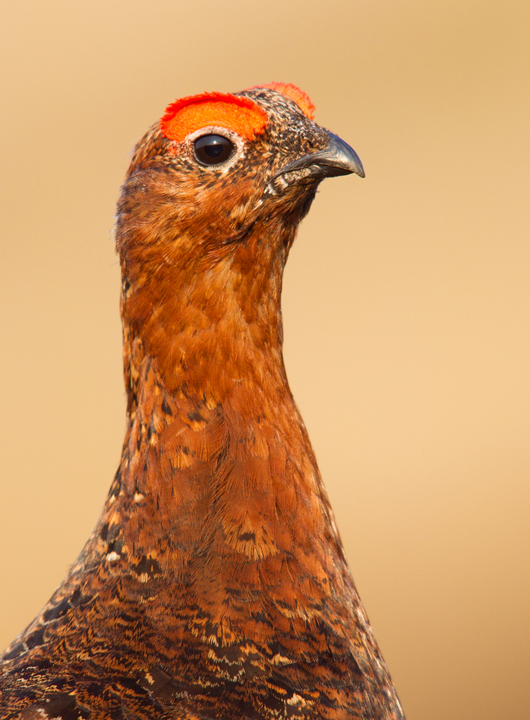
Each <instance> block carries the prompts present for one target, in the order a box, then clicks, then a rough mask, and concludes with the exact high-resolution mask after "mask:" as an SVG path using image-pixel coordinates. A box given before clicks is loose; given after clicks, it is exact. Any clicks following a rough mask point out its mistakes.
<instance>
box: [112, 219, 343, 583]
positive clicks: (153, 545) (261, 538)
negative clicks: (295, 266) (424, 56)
mask: <svg viewBox="0 0 530 720" xmlns="http://www.w3.org/2000/svg"><path fill="white" fill-rule="evenodd" d="M292 236H294V231H293V233H292V235H291V236H290V237H287V238H285V237H284V238H281V240H282V242H278V241H277V239H275V238H273V239H272V241H271V242H269V243H268V244H267V246H266V247H264V248H261V253H259V257H260V263H259V265H257V264H256V261H255V258H256V255H257V253H256V248H255V247H252V243H255V242H261V243H263V242H264V241H263V234H261V235H260V233H259V232H258V233H257V234H256V236H255V238H253V237H250V238H247V242H246V243H245V244H239V245H237V247H235V248H232V249H231V252H230V253H227V254H226V256H225V257H224V258H222V260H221V261H220V262H219V261H218V262H217V263H216V265H215V266H214V267H212V270H211V272H210V273H208V272H204V269H203V272H201V273H191V274H190V273H189V272H188V273H187V274H186V276H185V277H186V280H185V281H184V280H183V279H182V278H180V279H179V280H180V285H177V287H179V291H178V293H177V292H175V291H174V290H173V288H174V287H175V285H174V282H175V281H174V278H171V279H169V280H168V278H167V277H166V276H165V275H164V274H163V272H162V270H157V271H154V272H152V273H149V274H145V275H143V274H142V273H128V274H127V275H125V277H126V280H125V283H124V294H123V299H122V312H123V320H124V338H125V343H124V347H125V377H126V385H127V390H128V396H129V403H128V429H127V435H126V438H125V443H124V448H123V455H122V460H121V464H120V468H119V471H118V474H117V476H116V479H115V482H114V485H113V487H112V488H111V493H110V495H109V499H108V502H107V506H106V509H105V512H104V514H103V518H102V521H101V522H102V525H103V526H104V525H105V524H107V526H108V524H109V523H111V524H112V523H114V524H117V525H119V526H120V536H121V544H120V547H121V548H122V549H123V551H124V552H125V551H127V552H129V553H132V556H134V557H139V556H142V557H154V556H157V557H158V558H159V560H158V561H157V562H161V560H160V555H161V553H162V554H163V555H165V557H166V560H165V562H166V565H167V569H170V570H171V572H172V573H177V574H180V573H183V572H185V568H189V567H190V563H193V564H194V565H196V563H198V562H201V563H203V564H204V565H205V566H207V567H208V572H213V568H214V566H215V567H216V568H217V573H218V575H217V576H216V577H217V578H219V577H225V580H226V583H228V584H229V583H230V581H231V574H233V573H234V571H235V569H236V568H241V567H242V566H243V565H245V563H248V562H251V563H254V562H258V563H259V562H265V561H270V562H276V563H279V565H278V568H276V570H277V571H278V569H279V567H280V566H281V563H282V562H285V561H286V558H287V557H292V555H293V551H295V550H297V549H299V550H301V551H302V552H301V553H298V556H300V557H306V558H307V557H315V556H316V555H318V556H319V558H320V561H319V562H320V566H321V567H322V568H324V567H325V568H326V569H325V570H324V569H322V572H323V573H324V574H325V573H328V574H329V573H331V574H333V569H332V566H333V563H334V560H337V558H338V556H340V557H341V558H342V549H341V546H340V540H339V538H338V535H337V532H336V529H335V526H334V522H333V519H332V515H331V510H330V507H329V503H328V500H327V497H326V495H325V492H324V490H323V487H322V483H321V480H320V476H319V473H318V469H317V466H316V462H315V458H314V455H313V452H312V449H311V445H310V442H309V439H308V437H307V433H306V430H305V427H304V425H303V422H302V420H301V418H300V416H299V413H298V410H297V408H296V405H295V403H294V400H293V398H292V395H291V392H290V389H289V386H288V383H287V378H286V374H285V368H284V364H283V359H282V350H281V344H282V328H281V311H280V293H281V281H282V272H283V267H284V264H285V260H286V256H287V252H288V248H289V246H290V242H292ZM260 237H261V240H260ZM274 240H276V242H274ZM162 269H163V268H162ZM157 272H158V277H156V275H157ZM148 300H149V303H150V305H149V312H146V304H147V302H148ZM315 538H318V539H319V540H318V543H315V540H314V539H315ZM162 547H163V548H165V550H164V552H162V550H161V548H162ZM176 548H178V551H176V550H175V549H176ZM271 571H272V570H271ZM204 572H205V568H204V567H203V568H202V570H201V573H202V578H203V582H204ZM216 582H217V581H216Z"/></svg>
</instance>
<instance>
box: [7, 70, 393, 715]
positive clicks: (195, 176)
mask: <svg viewBox="0 0 530 720" xmlns="http://www.w3.org/2000/svg"><path fill="white" fill-rule="evenodd" d="M313 112H314V107H313V104H312V103H311V101H310V100H309V98H308V97H307V96H306V95H305V93H303V92H302V91H301V90H299V89H298V88H296V87H294V86H293V85H289V84H284V83H272V84H271V85H266V86H263V87H256V88H252V89H250V90H245V91H244V92H241V93H236V94H222V93H217V92H213V93H205V94H202V95H196V96H194V97H186V98H183V99H180V100H177V101H176V102H174V103H172V104H171V105H169V107H168V108H167V110H166V112H165V114H164V116H163V117H162V119H161V121H160V122H157V123H156V124H155V125H154V126H153V127H152V128H151V129H150V130H149V131H148V132H147V134H146V135H145V137H144V138H143V139H142V140H141V141H140V143H139V144H138V146H137V148H136V151H135V153H134V156H133V159H132V162H131V166H130V168H129V171H128V173H127V177H126V180H125V184H124V186H123V189H122V192H121V196H120V200H119V204H118V219H117V228H116V238H117V246H118V253H119V256H120V261H121V268H122V276H123V286H122V300H121V310H122V317H123V337H124V367H125V384H126V389H127V432H126V436H125V441H124V445H123V452H122V457H121V461H120V464H119V468H118V471H117V473H116V477H115V478H114V482H113V483H112V486H111V489H110V493H109V496H108V499H107V501H106V503H105V507H104V508H103V513H102V515H101V519H100V520H99V522H98V524H97V527H96V529H95V530H94V533H93V534H92V536H91V537H90V539H89V540H88V542H87V544H86V545H85V548H84V549H83V551H82V553H81V555H80V556H79V558H78V559H77V561H76V562H75V564H74V565H73V567H72V568H71V570H70V572H69V573H68V576H67V577H66V579H65V580H64V582H63V583H62V585H61V586H60V587H59V588H58V590H57V591H56V592H55V594H54V595H53V597H52V598H51V600H50V602H49V603H48V604H47V605H46V607H45V608H44V609H43V610H42V612H41V614H40V615H39V617H37V618H36V619H35V620H34V621H33V623H31V625H30V626H29V627H28V628H27V629H26V630H25V631H24V632H23V633H22V634H21V635H20V636H19V637H18V638H17V639H16V640H15V641H14V642H13V644H12V645H11V646H10V647H9V648H8V650H7V651H6V652H5V654H4V655H3V657H2V659H1V663H0V668H1V675H0V710H1V712H0V717H1V718H3V719H6V718H21V719H23V720H52V718H60V719H61V720H81V719H87V720H148V719H149V720H155V719H156V720H169V719H170V718H181V719H183V720H184V719H185V720H215V719H217V718H219V719H221V720H245V719H246V720H277V719H278V718H289V719H292V720H297V719H300V720H302V719H304V720H323V719H326V720H347V719H350V720H351V719H353V718H358V719H360V718H362V719H363V720H369V719H370V720H376V719H377V720H383V719H384V720H397V719H399V718H403V717H404V716H403V712H402V710H401V706H400V704H399V701H398V698H397V696H396V692H395V690H394V687H393V685H392V682H391V680H390V677H389V674H388V671H387V668H386V666H385V663H384V661H383V658H382V657H381V653H380V651H379V649H378V647H377V644H376V642H375V640H374V637H373V634H372V629H371V627H370V625H369V622H368V619H367V617H366V614H365V612H364V609H363V606H362V604H361V601H360V599H359V596H358V595H357V592H356V590H355V587H354V584H353V581H352V577H351V574H350V571H349V569H348V565H347V563H346V560H345V557H344V552H343V548H342V544H341V540H340V537H339V534H338V531H337V528H336V525H335V521H334V518H333V513H332V510H331V508H330V505H329V501H328V498H327V496H326V493H325V490H324V488H323V485H322V480H321V478H320V475H319V471H318V468H317V464H316V461H315V457H314V455H313V450H312V449H311V444H310V442H309V439H308V436H307V433H306V430H305V427H304V424H303V422H302V419H301V417H300V415H299V413H298V410H297V408H296V405H295V403H294V400H293V397H292V395H291V392H290V390H289V385H288V382H287V378H286V374H285V367H284V363H283V358H282V320H281V310H280V294H281V286H282V273H283V269H284V266H285V262H286V260H287V256H288V253H289V249H290V247H291V245H292V243H293V240H294V237H295V234H296V230H297V227H298V224H299V222H300V220H301V219H302V218H303V217H304V215H305V214H306V213H307V211H308V210H309V207H310V205H311V202H312V201H313V198H314V197H315V193H316V190H317V187H318V185H319V183H320V182H321V181H322V180H323V179H324V178H326V177H330V176H334V175H345V174H348V173H357V175H360V176H361V177H363V176H364V172H363V168H362V165H361V162H360V160H359V158H358V157H357V155H356V153H355V152H354V151H353V150H352V148H351V147H350V146H349V145H347V144H346V143H345V142H343V141H342V140H341V139H340V138H338V137H337V136H336V135H333V134H332V133H330V132H328V131H327V130H325V129H323V128H322V127H320V126H319V125H317V124H315V122H314V121H313Z"/></svg>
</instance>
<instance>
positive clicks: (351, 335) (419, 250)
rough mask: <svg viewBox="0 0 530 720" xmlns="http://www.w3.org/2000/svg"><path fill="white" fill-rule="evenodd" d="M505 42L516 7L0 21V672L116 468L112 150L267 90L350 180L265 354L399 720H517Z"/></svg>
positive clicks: (523, 591)
mask: <svg viewBox="0 0 530 720" xmlns="http://www.w3.org/2000/svg"><path fill="white" fill-rule="evenodd" d="M529 37H530V4H529V3H528V0H521V1H517V0H502V1H501V0H493V1H491V0H431V1H430V2H427V3H426V2H423V1H422V0H401V2H392V1H390V0H372V1H371V2H369V3H368V2H361V1H360V0H327V2H325V3H323V2H313V1H312V0H268V1H267V2H266V3H261V2H253V1H252V0H223V2H215V0H203V1H202V2H201V1H200V0H199V1H197V2H195V3H182V2H178V1H173V2H171V1H170V0H149V2H147V0H142V1H140V0H111V1H110V2H109V0H90V2H83V1H81V2H75V3H72V2H70V1H69V0H48V2H46V3H43V2H38V1H37V0H33V1H30V0H16V2H15V1H14V0H4V1H3V2H2V4H1V8H0V82H1V87H2V110H1V114H0V142H1V144H2V149H1V157H2V168H3V169H2V173H1V175H0V183H1V191H0V203H1V212H2V215H1V217H2V223H1V231H0V232H1V237H0V243H1V245H0V247H1V262H0V274H1V277H0V295H1V301H0V315H1V317H0V327H1V336H0V337H1V353H0V363H1V367H0V387H1V398H2V400H1V406H0V408H1V412H0V421H1V428H0V453H1V458H2V462H1V472H0V490H1V504H0V577H1V578H2V580H1V592H0V645H1V646H2V647H3V646H5V645H7V643H8V642H9V641H10V640H11V639H12V638H13V637H14V636H15V635H16V634H17V633H18V632H19V631H21V630H22V629H23V628H24V627H25V625H26V624H27V623H28V622H29V621H30V620H31V619H32V618H33V617H34V615H35V614H36V613H37V612H38V611H39V610H40V608H41V606H42V605H43V604H44V603H45V602H46V601H47V599H48V598H49V596H50V595H51V593H52V591H53V590H54V588H55V587H56V585H57V584H58V583H59V582H60V580H61V579H62V577H63V576H64V574H65V573H66V570H67V568H68V566H69V564H70V563H72V562H73V560H74V559H75V557H76V556H77V554H78V552H79V551H80V549H81V547H82V546H83V544H84V542H85V540H86V539H87V537H88V535H89V533H90V531H91V529H92V527H93V526H94V524H95V522H96V519H97V517H98V515H99V512H100V509H101V507H102V505H103V502H104V499H105V497H106V493H107V489H108V487H109V485H110V482H111V479H112V476H113V473H114V471H115V468H116V466H117V463H118V459H119V455H120V450H121V442H122V439H123V431H124V390H123V382H122V375H121V335H120V332H121V331H120V321H119V312H118V298H119V268H118V265H117V261H116V257H115V254H114V247H113V238H112V229H113V221H114V208H115V202H116V199H117V196H118V190H119V187H120V184H121V181H122V178H123V176H124V173H125V170H126V167H127V164H128V161H129V157H130V151H131V149H132V147H133V145H134V143H135V142H136V140H137V139H138V138H139V137H140V136H141V135H142V134H143V132H144V131H145V129H146V128H147V127H148V126H149V125H150V124H151V123H152V122H153V121H155V120H156V119H157V118H158V117H160V115H161V114H162V112H163V110H164V108H165V106H166V105H167V104H168V103H169V102H170V101H173V100H175V99H176V98H177V97H181V96H184V95H190V94H195V93H198V92H202V91H205V90H220V91H224V92H229V91H238V90H241V89H243V88H245V87H248V86H251V85H256V84H258V83H264V82H270V81H272V80H281V81H285V82H293V83H295V84H297V85H299V86H300V87H301V88H302V89H303V90H305V91H306V92H307V93H308V94H309V96H310V97H311V98H312V100H313V101H314V103H315V104H316V107H317V114H316V120H317V121H318V122H320V123H321V124H322V125H324V126H327V127H329V128H330V129H332V130H333V132H335V133H337V134H338V135H340V136H341V137H343V138H344V139H345V140H347V141H348V142H349V143H350V144H351V145H352V146H353V147H354V148H355V149H356V150H357V152H358V153H359V155H360V157H361V159H362V161H363V163H364V166H365V169H366V179H365V180H360V179H359V178H357V177H349V178H340V179H338V180H328V181H326V182H325V183H324V184H323V185H322V186H321V191H320V192H319V195H318V197H317V199H316V201H315V203H314V205H313V208H312V211H311V213H310V214H309V216H308V217H307V219H306V220H304V222H303V224H302V226H301V229H300V233H299V237H298V240H297V242H296V244H295V246H294V248H293V251H292V255H291V258H290V261H289V265H288V268H287V273H286V278H285V291H284V316H285V338H286V340H285V356H286V363H287V369H288V373H289V377H290V381H291V385H292V388H293V391H294V394H295V397H296V399H297V401H298V404H299V406H300V408H301V410H302V414H303V416H304V418H305V420H306V424H307V426H308V429H309V433H310V435H311V438H312V441H313V444H314V446H315V450H316V454H317V457H318V459H319V463H320V466H321V470H322V474H323V476H324V480H325V482H326V485H327V488H328V491H329V494H330V496H331V499H332V502H333V505H334V508H335V511H336V515H337V519H338V524H339V527H340V529H341V532H342V535H343V539H344V542H345V545H346V551H347V555H348V558H349V561H350V564H351V567H352V570H353V575H354V577H355V579H356V582H357V585H358V588H359V591H360V594H361V596H362V598H363V600H364V603H365V605H366V608H367V611H368V614H369V616H370V618H371V621H372V623H373V625H374V628H375V633H376V636H377V637H378V639H379V641H380V644H381V647H382V650H383V654H384V656H385V658H386V660H387V663H388V665H389V667H390V670H391V672H392V675H393V678H394V680H395V683H396V685H397V688H398V691H399V694H400V696H401V699H402V702H403V705H404V708H405V711H406V713H407V717H408V720H420V719H425V718H428V719H429V720H446V719H447V718H451V720H464V719H465V720H479V719H480V720H489V719H491V720H493V719H494V718H495V720H498V718H502V719H503V720H520V719H522V718H524V717H528V712H529V710H528V706H529V690H528V688H529V679H528V678H529V673H530V572H529V571H530V567H529V565H530V563H529V550H530V521H529V517H530V441H529V437H530V380H529V372H530V290H529V283H528V273H529V270H530V233H529V226H530V221H529V207H530V194H529V190H530V183H529V178H528V176H529V165H530V137H529V136H530V130H529V129H530V92H529V81H530V41H529Z"/></svg>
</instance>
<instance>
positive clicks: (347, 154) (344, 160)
mask: <svg viewBox="0 0 530 720" xmlns="http://www.w3.org/2000/svg"><path fill="white" fill-rule="evenodd" d="M303 168H310V169H311V170H312V171H313V172H312V174H314V175H317V176H319V177H321V178H325V177H335V176H337V175H349V174H350V173H355V174H356V175H359V176H360V177H362V178H363V177H364V168H363V164H362V162H361V159H360V157H359V156H358V155H357V153H356V152H355V150H354V149H353V148H351V147H350V146H349V145H348V143H346V142H344V140H341V139H340V137H338V136H337V135H334V134H333V133H329V145H328V146H327V147H326V148H324V150H319V151H318V152H315V153H310V154H309V155H304V156H303V157H301V158H297V159H296V160H293V162H290V163H289V164H288V165H286V166H285V167H284V168H282V169H281V170H280V171H279V172H277V173H276V175H275V177H278V176H279V175H285V173H289V172H292V171H293V170H301V169H303Z"/></svg>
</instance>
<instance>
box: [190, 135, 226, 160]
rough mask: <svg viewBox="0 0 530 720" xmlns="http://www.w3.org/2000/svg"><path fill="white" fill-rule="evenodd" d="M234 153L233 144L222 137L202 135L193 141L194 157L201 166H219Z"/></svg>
mask: <svg viewBox="0 0 530 720" xmlns="http://www.w3.org/2000/svg"><path fill="white" fill-rule="evenodd" d="M233 152H234V143H233V142H232V141H231V140H229V139H228V138H225V137H223V136H222V135H203V137H200V138H198V139H197V140H195V157H196V158H197V160H198V161H199V162H200V163H203V165H220V164H221V163H223V162H225V160H228V158H229V157H230V156H231V155H232V153H233Z"/></svg>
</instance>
